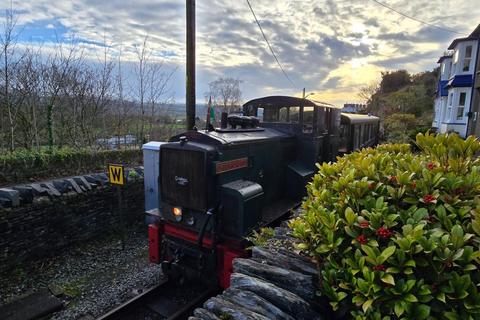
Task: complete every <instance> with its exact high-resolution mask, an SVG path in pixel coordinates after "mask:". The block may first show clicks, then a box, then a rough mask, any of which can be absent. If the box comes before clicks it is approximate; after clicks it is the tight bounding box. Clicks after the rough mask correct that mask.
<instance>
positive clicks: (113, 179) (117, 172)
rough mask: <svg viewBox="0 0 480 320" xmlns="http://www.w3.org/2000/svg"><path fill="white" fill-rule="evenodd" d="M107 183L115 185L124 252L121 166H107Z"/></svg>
mask: <svg viewBox="0 0 480 320" xmlns="http://www.w3.org/2000/svg"><path fill="white" fill-rule="evenodd" d="M108 182H110V184H112V185H115V187H116V189H117V198H118V215H119V220H120V225H121V229H122V230H121V233H122V235H121V236H122V250H125V238H126V234H125V233H126V230H125V224H126V223H125V216H124V214H123V210H122V209H123V208H122V187H123V186H124V185H125V171H124V168H123V165H121V164H109V165H108Z"/></svg>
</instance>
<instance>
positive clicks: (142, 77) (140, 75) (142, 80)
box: [135, 35, 150, 145]
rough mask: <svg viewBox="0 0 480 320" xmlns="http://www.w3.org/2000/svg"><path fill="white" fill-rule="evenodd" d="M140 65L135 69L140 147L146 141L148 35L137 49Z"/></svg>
mask: <svg viewBox="0 0 480 320" xmlns="http://www.w3.org/2000/svg"><path fill="white" fill-rule="evenodd" d="M135 50H136V54H137V59H138V63H137V66H136V68H135V73H136V76H137V81H138V84H137V85H138V88H137V89H138V91H137V98H138V102H139V103H140V112H141V114H140V130H139V134H138V140H139V143H140V145H141V144H142V143H143V142H144V140H145V94H146V82H147V76H148V71H147V64H148V62H149V59H150V49H149V48H148V36H147V35H146V36H145V38H144V39H143V42H142V44H141V45H140V46H136V47H135Z"/></svg>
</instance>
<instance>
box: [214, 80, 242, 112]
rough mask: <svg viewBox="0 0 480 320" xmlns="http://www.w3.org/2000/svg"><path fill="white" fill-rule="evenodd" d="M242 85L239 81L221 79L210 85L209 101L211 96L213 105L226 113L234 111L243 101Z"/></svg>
mask: <svg viewBox="0 0 480 320" xmlns="http://www.w3.org/2000/svg"><path fill="white" fill-rule="evenodd" d="M241 83H242V81H241V80H239V79H234V78H221V77H220V78H218V79H217V80H215V81H212V82H210V83H209V84H208V86H209V89H210V90H209V92H207V93H206V96H207V99H208V97H209V96H211V97H212V103H213V105H214V106H216V107H219V108H221V109H222V110H223V111H225V112H231V111H234V110H235V109H236V108H238V107H239V106H240V102H241V99H242V91H241V90H240V84H241Z"/></svg>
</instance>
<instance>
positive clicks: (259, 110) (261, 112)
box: [257, 108, 264, 122]
mask: <svg viewBox="0 0 480 320" xmlns="http://www.w3.org/2000/svg"><path fill="white" fill-rule="evenodd" d="M263 111H264V110H263V108H257V118H258V119H260V122H263Z"/></svg>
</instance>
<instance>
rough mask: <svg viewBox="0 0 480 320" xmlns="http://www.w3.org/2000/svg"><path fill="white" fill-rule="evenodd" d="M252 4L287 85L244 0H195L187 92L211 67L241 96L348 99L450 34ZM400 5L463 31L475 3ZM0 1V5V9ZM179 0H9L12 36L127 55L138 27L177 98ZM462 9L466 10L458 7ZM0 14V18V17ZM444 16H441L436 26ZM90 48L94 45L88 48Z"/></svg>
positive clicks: (404, 23) (417, 64) (427, 59)
mask: <svg viewBox="0 0 480 320" xmlns="http://www.w3.org/2000/svg"><path fill="white" fill-rule="evenodd" d="M251 3H252V6H253V8H254V10H255V12H256V14H257V17H258V18H259V20H260V23H261V24H262V27H263V28H264V31H265V34H266V36H267V37H268V39H269V41H270V43H271V45H272V46H273V48H274V50H275V52H276V53H277V55H278V58H279V60H280V62H281V64H282V65H283V67H284V68H285V70H286V72H287V73H288V75H289V76H290V78H292V80H293V81H294V82H295V84H296V86H295V88H292V85H291V84H290V83H289V82H288V80H286V79H285V77H284V76H283V74H282V72H281V70H280V69H279V67H278V66H277V64H276V62H275V60H274V59H273V57H272V55H271V54H270V52H269V49H268V47H267V45H266V43H265V41H264V40H263V37H262V35H261V34H260V32H259V30H258V27H257V25H256V24H255V21H254V19H253V17H252V15H251V12H250V11H249V8H248V6H247V5H246V3H245V2H244V1H233V0H229V1H224V0H202V1H197V7H196V10H197V12H196V13H197V14H196V19H197V26H196V28H197V48H196V49H197V72H198V79H197V94H198V97H199V98H198V99H203V98H202V97H203V93H204V91H205V90H206V88H207V87H208V82H210V81H213V80H214V79H215V77H217V76H231V77H236V78H240V79H242V80H244V82H243V83H242V88H243V92H244V94H243V95H244V98H245V99H249V98H254V97H257V96H260V95H268V94H274V93H275V94H299V93H300V92H301V89H302V88H303V87H306V88H307V90H308V91H315V92H325V95H324V97H325V99H331V100H330V101H327V102H335V103H341V101H342V100H341V99H342V98H341V97H342V96H344V98H343V100H344V101H353V100H354V99H355V97H356V93H355V90H358V89H359V87H361V85H362V83H365V84H367V83H368V82H370V81H372V80H374V79H375V77H378V76H379V71H381V70H391V69H398V68H407V69H408V70H409V71H410V72H420V71H423V70H425V69H432V68H433V67H435V65H436V61H437V58H438V56H440V55H441V54H442V52H443V50H444V49H445V48H446V47H447V46H448V44H449V43H450V41H451V40H452V39H454V38H455V37H456V35H454V34H450V33H448V32H444V31H442V30H439V29H436V28H432V27H430V26H425V25H422V24H420V23H418V22H415V21H412V20H409V19H407V18H405V17H402V16H400V15H398V14H397V13H395V12H392V11H390V10H388V9H386V8H384V7H381V6H379V5H377V4H375V3H374V2H368V1H367V2H352V1H350V0H325V1H317V0H302V1H299V0H279V1H269V0H252V1H251ZM389 5H392V6H393V7H395V8H397V9H398V10H400V11H402V12H404V13H405V14H408V15H411V16H414V17H417V18H420V19H422V20H425V21H429V22H431V23H435V24H438V25H442V26H445V27H448V28H450V29H455V30H458V31H459V32H463V33H465V34H468V33H469V32H470V31H472V30H473V29H474V28H475V26H476V25H477V23H478V21H480V7H479V6H472V5H471V3H470V2H468V1H461V0H452V1H449V2H445V1H442V0H428V1H427V0H418V1H415V2H408V3H405V2H399V1H398V0H397V1H389ZM7 6H9V3H6V2H3V3H1V4H0V9H5V8H6V7H7ZM184 6H185V2H182V1H178V0H136V1H124V0H109V1H97V0H76V1H62V2H58V1H56V2H51V1H50V0H30V1H20V0H15V1H14V2H13V7H14V9H15V10H16V12H17V13H18V18H19V19H18V21H19V22H18V23H19V29H22V30H23V32H22V35H21V37H20V38H19V41H21V42H22V44H23V45H29V46H35V45H38V46H44V47H52V46H54V45H55V43H56V42H69V41H71V39H72V38H74V39H76V41H77V42H78V43H80V44H81V45H82V46H84V47H85V48H86V50H87V54H88V55H89V56H90V57H91V58H92V59H95V57H96V56H98V54H99V52H102V50H103V49H104V46H105V45H106V46H107V47H108V48H109V51H110V53H111V56H112V57H113V58H115V56H116V55H118V53H119V50H120V48H121V49H122V56H121V58H122V59H123V60H125V61H126V62H127V63H133V62H134V61H135V59H136V53H135V47H136V46H138V45H139V44H141V43H142V41H143V40H144V38H145V36H146V35H148V43H149V48H150V49H151V50H152V57H153V59H155V60H156V61H158V62H163V63H164V64H165V66H168V67H169V68H176V67H179V69H178V71H177V72H176V77H175V81H174V82H173V84H172V85H173V86H174V91H175V92H176V95H177V96H176V99H177V100H178V101H183V100H184V88H183V87H184V74H185V72H184V67H183V65H184V61H185V7H184ZM466 12H468V14H465V13H466ZM0 20H1V18H0ZM444 24H445V25H444ZM96 51H97V52H96Z"/></svg>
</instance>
